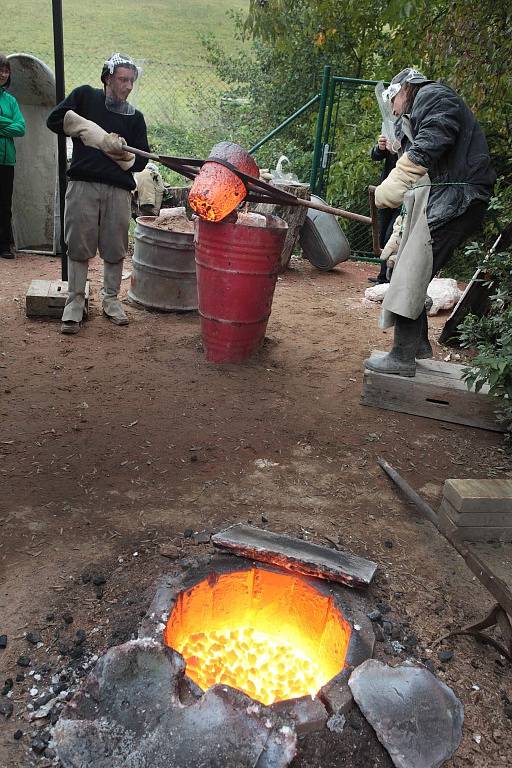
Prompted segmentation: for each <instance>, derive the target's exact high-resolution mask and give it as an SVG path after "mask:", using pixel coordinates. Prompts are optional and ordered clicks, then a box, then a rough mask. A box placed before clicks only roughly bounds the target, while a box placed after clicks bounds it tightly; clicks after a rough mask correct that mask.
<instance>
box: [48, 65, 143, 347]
mask: <svg viewBox="0 0 512 768" xmlns="http://www.w3.org/2000/svg"><path fill="white" fill-rule="evenodd" d="M137 76H138V70H137V67H136V65H135V64H134V62H133V61H132V59H130V58H129V57H128V56H124V55H122V54H119V53H114V54H113V55H112V56H111V57H110V59H108V60H107V61H106V62H105V63H104V65H103V70H102V73H101V81H102V83H103V90H100V89H97V88H92V87H91V86H89V85H81V86H79V87H78V88H75V90H74V91H72V92H71V93H70V94H69V96H68V97H67V98H66V99H64V101H62V102H61V103H60V104H57V106H56V107H55V108H54V109H53V110H52V111H51V113H50V115H49V117H48V120H47V125H48V128H49V129H50V130H51V131H54V133H61V134H62V133H63V134H65V135H66V136H71V137H72V138H73V156H72V160H71V166H70V168H69V171H68V177H69V182H68V188H67V192H66V209H65V216H64V235H65V240H66V243H67V246H68V297H67V300H66V306H65V308H64V313H63V315H62V325H61V332H62V333H78V331H79V329H80V324H81V321H82V318H83V313H84V307H85V286H86V282H87V270H88V262H89V259H93V258H94V256H95V255H96V252H97V251H99V254H100V256H101V258H102V259H103V262H104V273H103V289H102V308H103V313H104V315H105V316H106V317H107V318H108V319H109V320H111V321H112V322H113V323H115V324H116V325H127V324H128V318H127V316H126V313H125V312H124V309H123V307H122V305H121V302H120V301H119V299H118V293H119V289H120V286H121V278H122V272H123V259H124V257H125V255H126V252H127V249H128V225H129V222H130V202H131V191H132V190H133V189H134V188H135V181H134V178H133V173H132V172H135V171H141V170H142V169H143V168H144V167H145V165H146V162H147V161H146V160H145V159H144V158H140V157H138V156H137V157H136V156H135V155H133V154H132V153H130V152H126V150H125V149H124V146H125V145H129V146H133V147H136V148H137V149H143V150H145V151H146V152H148V151H149V147H148V140H147V132H146V123H145V122H144V117H143V115H142V113H141V112H139V111H137V110H136V109H134V108H133V106H132V105H131V104H129V102H128V100H127V99H128V97H129V95H130V93H131V91H132V88H133V85H134V83H135V80H136V79H137Z"/></svg>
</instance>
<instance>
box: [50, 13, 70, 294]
mask: <svg viewBox="0 0 512 768" xmlns="http://www.w3.org/2000/svg"><path fill="white" fill-rule="evenodd" d="M52 15H53V50H54V58H55V103H56V104H59V102H61V101H62V100H63V99H64V97H65V82H64V34H63V24H62V0H52ZM57 151H58V168H59V209H60V253H61V274H62V279H63V280H67V279H68V259H67V248H66V243H65V241H64V202H65V197H66V186H67V181H66V166H67V153H66V137H65V136H63V135H61V134H59V135H58V136H57Z"/></svg>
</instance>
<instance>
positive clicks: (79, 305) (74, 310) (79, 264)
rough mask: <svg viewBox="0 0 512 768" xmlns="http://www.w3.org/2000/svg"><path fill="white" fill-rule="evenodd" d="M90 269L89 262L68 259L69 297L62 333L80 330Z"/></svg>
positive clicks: (65, 308)
mask: <svg viewBox="0 0 512 768" xmlns="http://www.w3.org/2000/svg"><path fill="white" fill-rule="evenodd" d="M88 269H89V262H88V261H73V260H72V259H70V258H69V257H68V296H67V299H66V305H65V307H64V312H63V313H62V325H61V327H60V332H61V333H67V334H75V333H78V331H79V330H80V325H81V322H82V319H83V317H84V312H85V286H86V284H87V271H88Z"/></svg>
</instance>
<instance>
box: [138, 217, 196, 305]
mask: <svg viewBox="0 0 512 768" xmlns="http://www.w3.org/2000/svg"><path fill="white" fill-rule="evenodd" d="M173 210H174V211H176V212H177V213H178V212H180V213H181V212H183V213H184V212H185V209H184V208H181V209H178V208H175V209H173ZM155 219H156V217H155V216H139V218H138V219H137V226H136V227H135V248H134V253H133V269H132V276H131V283H130V289H129V291H128V297H129V298H130V299H131V300H132V301H135V302H136V303H137V304H142V305H143V306H144V307H148V308H150V309H158V310H160V311H161V312H180V311H181V312H183V311H186V310H197V281H196V265H195V260H194V233H193V232H178V231H176V232H175V231H173V230H169V229H161V228H159V227H156V226H155V225H154V222H155Z"/></svg>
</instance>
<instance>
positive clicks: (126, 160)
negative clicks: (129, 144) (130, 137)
mask: <svg viewBox="0 0 512 768" xmlns="http://www.w3.org/2000/svg"><path fill="white" fill-rule="evenodd" d="M125 146H126V139H123V137H122V136H119V134H117V133H107V134H105V136H104V138H103V139H102V142H101V146H100V149H101V151H102V152H104V153H105V154H106V155H107V156H108V157H110V159H111V160H113V161H114V162H115V163H117V164H118V165H119V166H120V167H121V168H122V169H123V171H128V170H130V168H131V167H132V165H133V164H134V162H135V155H132V153H131V152H127V151H126V150H125V149H124V147H125Z"/></svg>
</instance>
